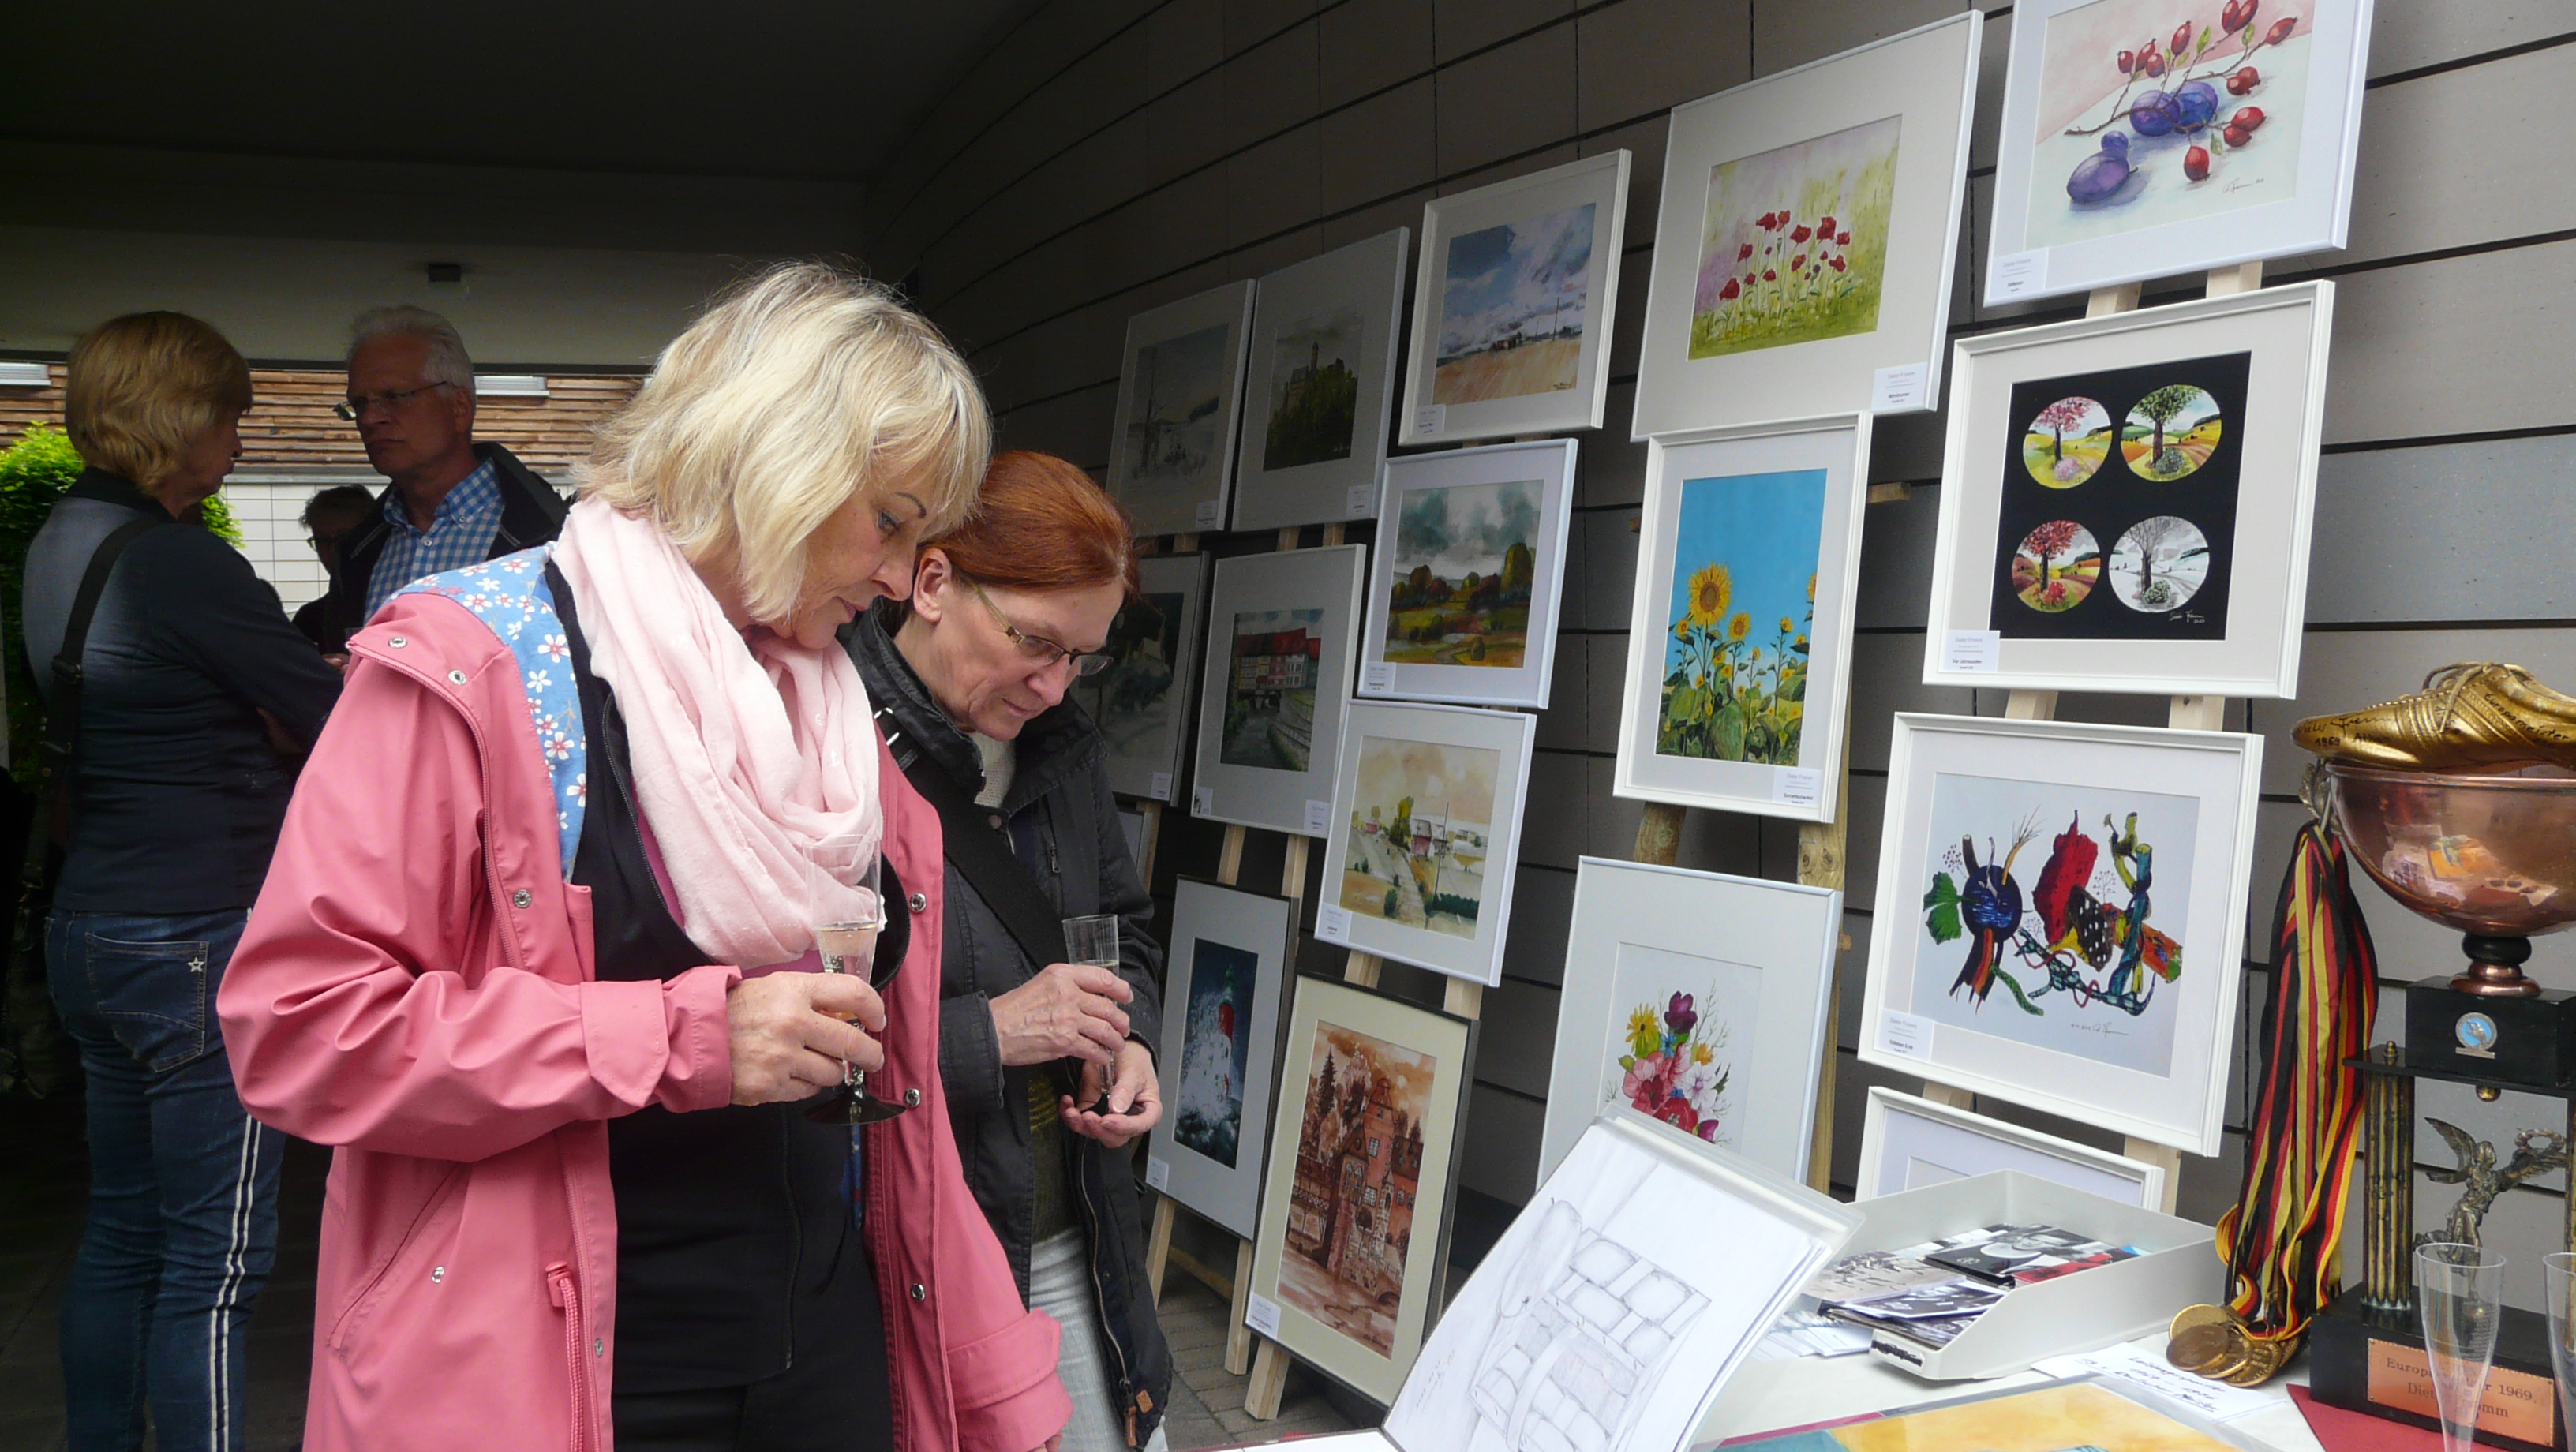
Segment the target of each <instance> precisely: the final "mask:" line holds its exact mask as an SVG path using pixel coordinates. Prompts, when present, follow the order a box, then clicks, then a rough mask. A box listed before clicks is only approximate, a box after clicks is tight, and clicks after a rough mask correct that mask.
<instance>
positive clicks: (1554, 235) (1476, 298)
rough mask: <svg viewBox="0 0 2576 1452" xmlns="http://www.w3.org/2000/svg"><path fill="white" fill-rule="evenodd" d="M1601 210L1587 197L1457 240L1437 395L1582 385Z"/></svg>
mask: <svg viewBox="0 0 2576 1452" xmlns="http://www.w3.org/2000/svg"><path fill="white" fill-rule="evenodd" d="M1596 209H1597V208H1596V204H1594V203H1590V202H1586V203H1585V204H1583V205H1582V206H1579V207H1570V208H1568V209H1566V210H1565V211H1562V212H1556V213H1553V214H1550V215H1548V216H1543V217H1534V218H1531V219H1529V220H1527V221H1523V222H1507V223H1504V224H1503V225H1501V226H1496V227H1485V228H1480V229H1479V230H1477V231H1473V232H1462V233H1460V234H1458V235H1457V236H1455V237H1453V238H1451V239H1450V240H1449V250H1448V257H1447V265H1446V267H1445V268H1444V269H1443V272H1442V285H1441V294H1440V332H1439V340H1438V350H1439V351H1438V359H1437V365H1436V367H1435V369H1434V371H1433V374H1432V382H1431V401H1432V402H1434V403H1439V404H1464V403H1484V402H1488V401H1490V400H1493V399H1498V398H1518V397H1521V396H1522V395H1524V394H1531V393H1550V392H1561V391H1563V390H1566V389H1570V388H1572V387H1574V385H1575V370H1576V366H1577V365H1578V364H1579V363H1580V362H1581V361H1582V358H1583V334H1584V329H1585V327H1586V325H1587V322H1588V320H1589V318H1590V315H1591V295H1592V221H1593V215H1594V212H1595V211H1596Z"/></svg>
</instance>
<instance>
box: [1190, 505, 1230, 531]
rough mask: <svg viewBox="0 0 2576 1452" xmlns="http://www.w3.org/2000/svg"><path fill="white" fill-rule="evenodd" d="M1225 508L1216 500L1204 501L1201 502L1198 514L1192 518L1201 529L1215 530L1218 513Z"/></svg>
mask: <svg viewBox="0 0 2576 1452" xmlns="http://www.w3.org/2000/svg"><path fill="white" fill-rule="evenodd" d="M1223 507H1224V506H1223V505H1221V504H1219V503H1218V502H1217V501H1216V500H1213V499H1202V500H1200V501H1199V510H1198V513H1197V514H1195V515H1192V516H1191V518H1192V519H1193V520H1194V521H1195V522H1196V523H1197V524H1198V527H1199V528H1201V529H1214V528H1216V519H1217V511H1218V510H1220V509H1221V508H1223Z"/></svg>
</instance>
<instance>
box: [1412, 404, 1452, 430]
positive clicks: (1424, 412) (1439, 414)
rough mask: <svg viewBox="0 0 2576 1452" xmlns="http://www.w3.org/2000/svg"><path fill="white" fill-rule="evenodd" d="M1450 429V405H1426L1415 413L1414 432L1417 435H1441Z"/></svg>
mask: <svg viewBox="0 0 2576 1452" xmlns="http://www.w3.org/2000/svg"><path fill="white" fill-rule="evenodd" d="M1448 427H1449V405H1447V404H1445V403H1426V404H1424V405H1423V406H1422V407H1420V408H1417V409H1415V410H1414V411H1413V431H1414V432H1415V433H1417V434H1436V433H1441V432H1444V431H1446V430H1447V429H1448Z"/></svg>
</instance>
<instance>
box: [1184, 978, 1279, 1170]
mask: <svg viewBox="0 0 2576 1452" xmlns="http://www.w3.org/2000/svg"><path fill="white" fill-rule="evenodd" d="M1260 966H1261V958H1260V956H1259V955H1258V954H1255V953H1248V952H1246V951H1244V950H1243V949H1241V948H1237V947H1234V946H1232V945H1231V944H1227V943H1218V942H1213V941H1210V940H1209V939H1206V938H1201V939H1200V940H1198V942H1196V943H1195V944H1193V945H1191V955H1190V1005H1189V1024H1188V1027H1187V1029H1186V1030H1185V1033H1186V1037H1185V1038H1184V1039H1183V1040H1182V1045H1181V1074H1180V1078H1179V1080H1178V1082H1177V1083H1176V1084H1175V1085H1174V1086H1173V1089H1174V1092H1173V1095H1172V1111H1173V1116H1174V1117H1173V1121H1172V1138H1173V1139H1174V1140H1176V1141H1178V1142H1179V1143H1181V1144H1185V1145H1188V1146H1189V1147H1190V1148H1191V1149H1194V1150H1197V1151H1198V1152H1199V1153H1200V1154H1203V1155H1206V1156H1207V1157H1208V1158H1209V1159H1212V1160H1214V1161H1216V1162H1217V1163H1218V1164H1221V1165H1223V1166H1225V1167H1226V1168H1227V1169H1233V1168H1234V1165H1235V1155H1236V1153H1237V1151H1238V1149H1239V1148H1240V1140H1241V1137H1242V1133H1243V1081H1244V1077H1245V1076H1246V1075H1247V1074H1249V1073H1250V1072H1251V1059H1252V990H1253V981H1252V980H1253V974H1254V973H1255V972H1256V971H1257V970H1258V969H1259V968H1260Z"/></svg>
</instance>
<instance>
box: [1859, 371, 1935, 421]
mask: <svg viewBox="0 0 2576 1452" xmlns="http://www.w3.org/2000/svg"><path fill="white" fill-rule="evenodd" d="M1931 375H1932V368H1931V365H1930V364H1927V363H1908V364H1906V365H1905V366H1904V367H1902V368H1881V369H1880V370H1878V371H1877V372H1876V373H1874V374H1872V375H1870V380H1869V411H1870V412H1871V413H1917V412H1920V411H1922V410H1924V409H1927V408H1930V407H1931V406H1932V400H1930V399H1928V398H1926V397H1924V396H1923V385H1924V383H1925V382H1926V381H1927V380H1928V379H1929V378H1930V377H1931Z"/></svg>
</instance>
